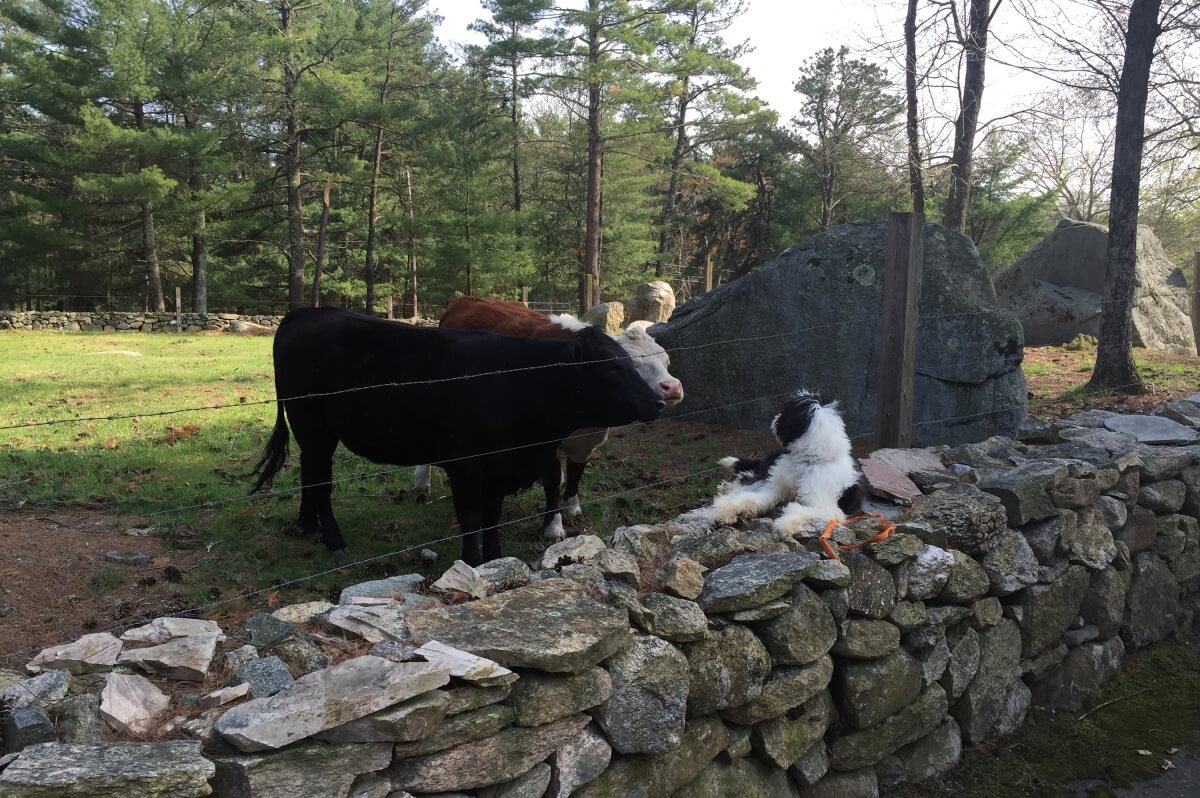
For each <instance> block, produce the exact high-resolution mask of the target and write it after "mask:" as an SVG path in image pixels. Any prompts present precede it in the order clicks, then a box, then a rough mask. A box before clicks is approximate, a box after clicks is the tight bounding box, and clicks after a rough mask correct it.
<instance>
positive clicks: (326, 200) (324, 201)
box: [313, 174, 333, 308]
mask: <svg viewBox="0 0 1200 798" xmlns="http://www.w3.org/2000/svg"><path fill="white" fill-rule="evenodd" d="M332 206H333V175H332V174H331V175H330V176H329V177H328V178H327V179H326V180H325V190H324V191H322V192H321V221H320V222H319V223H318V224H317V257H316V263H315V264H313V307H314V308H319V307H321V274H322V273H323V272H324V271H325V242H326V241H327V240H328V238H329V209H330V208H331V207H332Z"/></svg>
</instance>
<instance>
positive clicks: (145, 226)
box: [142, 202, 167, 313]
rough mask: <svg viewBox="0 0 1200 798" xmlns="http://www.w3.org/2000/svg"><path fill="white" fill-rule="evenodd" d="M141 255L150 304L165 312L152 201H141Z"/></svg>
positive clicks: (165, 305)
mask: <svg viewBox="0 0 1200 798" xmlns="http://www.w3.org/2000/svg"><path fill="white" fill-rule="evenodd" d="M142 257H143V258H144V259H145V262H146V284H147V286H148V287H149V289H150V304H151V305H152V307H153V308H154V310H155V311H157V312H158V313H166V312H167V303H166V301H165V300H164V299H163V288H162V274H161V273H160V272H159V270H158V242H157V240H156V239H155V236H154V203H152V202H143V203H142Z"/></svg>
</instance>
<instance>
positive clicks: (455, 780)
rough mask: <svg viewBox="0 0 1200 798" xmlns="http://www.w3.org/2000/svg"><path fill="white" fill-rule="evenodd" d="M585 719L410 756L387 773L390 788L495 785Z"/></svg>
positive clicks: (558, 743)
mask: <svg viewBox="0 0 1200 798" xmlns="http://www.w3.org/2000/svg"><path fill="white" fill-rule="evenodd" d="M590 720H591V719H590V718H588V716H587V715H573V716H571V717H568V718H563V719H562V720H558V721H555V722H554V723H548V724H546V725H544V726H536V727H534V728H522V727H518V726H513V727H510V728H507V729H505V730H504V731H502V732H500V733H499V734H497V735H495V736H493V737H489V738H487V739H484V740H477V741H475V742H470V743H465V744H463V745H459V746H455V747H454V748H450V749H448V750H445V751H439V752H437V753H434V754H429V755H428V756H421V757H414V758H411V759H398V760H396V761H395V762H394V763H393V765H392V767H390V768H389V769H388V771H387V776H388V778H390V779H391V781H392V787H393V788H394V789H400V790H409V791H412V792H417V793H428V792H453V791H461V790H473V789H477V788H479V787H489V786H491V785H493V784H501V783H503V782H507V781H511V780H513V779H514V778H516V777H518V776H520V775H522V774H524V773H526V772H528V771H529V770H530V769H531V768H532V767H533V766H534V765H536V764H537V763H538V762H541V761H542V760H544V759H545V758H546V757H547V756H549V755H550V754H551V753H553V752H554V751H555V750H557V749H558V748H559V747H560V746H562V745H564V744H565V743H567V742H568V741H570V740H572V739H574V738H575V737H576V736H577V735H578V734H579V732H580V731H582V730H583V728H584V727H585V726H587V724H588V722H589V721H590Z"/></svg>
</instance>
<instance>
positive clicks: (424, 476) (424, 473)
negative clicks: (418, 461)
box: [413, 465, 433, 502]
mask: <svg viewBox="0 0 1200 798" xmlns="http://www.w3.org/2000/svg"><path fill="white" fill-rule="evenodd" d="M432 472H433V466H430V465H419V466H417V471H416V473H415V474H413V491H414V492H415V493H416V494H417V501H418V502H423V501H425V500H426V499H428V498H429V484H430V476H431V474H432Z"/></svg>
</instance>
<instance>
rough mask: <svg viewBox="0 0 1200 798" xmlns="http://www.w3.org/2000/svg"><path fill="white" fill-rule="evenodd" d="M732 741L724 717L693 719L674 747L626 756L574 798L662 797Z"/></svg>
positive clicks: (682, 784) (693, 774) (686, 780)
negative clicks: (651, 752)
mask: <svg viewBox="0 0 1200 798" xmlns="http://www.w3.org/2000/svg"><path fill="white" fill-rule="evenodd" d="M728 745H729V734H728V732H727V731H726V730H725V724H723V723H722V722H721V720H720V718H715V717H709V718H696V719H695V720H692V721H689V722H688V725H687V728H686V729H685V730H684V734H683V739H682V740H681V741H680V743H679V745H678V746H676V747H675V749H674V750H673V751H670V752H668V753H665V754H657V755H647V756H623V757H619V758H617V759H616V760H614V761H613V762H612V764H611V765H610V766H609V767H608V769H607V770H605V771H604V773H602V774H601V775H600V776H599V777H598V778H596V779H595V780H593V781H591V782H589V783H588V784H585V785H584V786H583V787H581V788H579V789H578V790H576V791H575V792H574V793H573V795H572V798H616V796H620V797H621V798H660V797H661V796H664V795H670V794H671V793H673V792H674V791H675V790H677V789H679V788H680V787H683V786H684V785H685V784H687V783H688V782H689V781H691V780H692V779H694V778H695V777H696V775H697V774H698V773H699V772H700V771H701V770H703V769H704V767H705V766H707V765H708V763H709V762H711V761H712V760H713V757H715V756H716V755H717V754H719V753H720V752H721V751H724V750H725V748H726V747H727V746H728Z"/></svg>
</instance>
